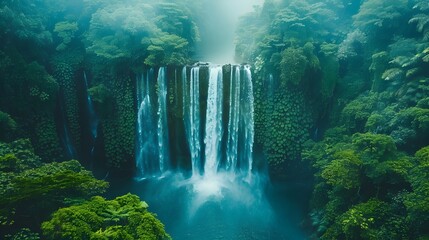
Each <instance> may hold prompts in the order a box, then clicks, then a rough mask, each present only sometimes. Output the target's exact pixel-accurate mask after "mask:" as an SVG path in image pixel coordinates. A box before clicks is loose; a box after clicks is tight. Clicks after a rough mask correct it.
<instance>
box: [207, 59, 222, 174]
mask: <svg viewBox="0 0 429 240" xmlns="http://www.w3.org/2000/svg"><path fill="white" fill-rule="evenodd" d="M209 71H210V72H209V89H208V98H207V115H206V131H205V133H206V135H205V138H204V143H205V145H206V148H205V165H204V173H205V174H214V173H216V172H217V168H218V166H219V162H220V156H221V153H220V144H221V140H222V100H223V99H222V91H223V90H222V84H223V81H222V80H223V79H222V67H221V66H216V67H210V69H209Z"/></svg>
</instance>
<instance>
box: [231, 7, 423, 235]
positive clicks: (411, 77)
mask: <svg viewBox="0 0 429 240" xmlns="http://www.w3.org/2000/svg"><path fill="white" fill-rule="evenodd" d="M428 11H429V5H428V3H427V2H426V1H419V0H415V1H402V0H398V1H384V0H366V1H325V2H323V3H321V2H319V1H312V0H307V1H299V2H298V1H287V0H283V1H269V0H267V1H265V3H264V5H263V6H262V7H261V8H257V9H255V11H254V12H253V13H250V14H248V15H247V16H245V17H244V18H243V19H242V21H241V23H242V26H241V27H240V28H239V29H240V31H239V41H238V45H237V48H236V51H237V56H238V57H240V58H241V59H242V60H243V61H248V62H252V63H254V68H255V73H256V83H257V84H258V85H260V86H263V88H264V89H262V90H261V91H260V92H258V90H256V101H257V107H258V108H260V110H257V111H256V114H257V118H256V124H257V128H256V131H260V133H259V134H258V132H257V135H256V136H257V137H258V139H256V141H257V143H258V144H260V145H261V147H262V149H263V151H264V152H265V153H266V155H268V160H269V161H270V163H269V164H270V170H271V172H272V173H274V174H278V173H279V172H280V174H283V175H286V176H287V175H288V174H289V175H292V176H296V175H294V173H293V171H294V168H290V167H289V166H291V165H292V166H293V165H294V164H292V163H293V162H295V165H299V166H301V167H303V166H306V165H308V167H309V169H310V171H312V172H313V174H314V181H315V186H314V192H313V199H312V201H311V209H312V210H311V214H310V215H311V216H310V218H311V219H310V221H311V223H312V226H313V232H314V234H313V235H314V237H316V238H318V239H426V238H427V237H428V236H429V232H428V231H427V229H429V222H428V219H427V207H426V206H427V205H428V202H427V201H428V199H429V198H428V194H427V190H423V189H425V188H427V184H428V182H429V179H428V178H427V173H426V172H427V169H426V170H425V168H426V165H427V164H426V163H425V161H426V160H427V149H428V144H429V138H428V136H429V132H428V125H427V124H428V120H429V108H428V105H427V101H428V99H427V97H428V94H429V92H428V91H429V88H428V85H427V83H428V81H429V72H428V70H427V69H429V61H428V53H429V51H428V47H429V38H428V35H427V34H428V30H429V25H428V24H427V23H428V13H429V12H428ZM255 33H258V34H255ZM270 74H271V75H272V76H273V79H274V81H273V80H271V84H273V85H274V86H275V87H273V88H272V90H271V91H273V92H274V96H277V95H282V96H290V95H297V96H303V97H302V99H303V103H302V105H301V106H302V107H294V108H290V107H289V108H288V107H287V106H290V105H291V104H292V105H293V104H296V101H295V100H293V98H291V97H284V98H285V100H283V101H279V100H278V99H277V98H274V101H271V102H270V101H267V99H269V97H270V95H268V94H266V93H265V94H264V92H267V89H269V87H267V86H269V83H268V82H269V75H270ZM273 102H274V103H273ZM273 105H274V106H275V107H272V106H273ZM282 106H283V107H286V108H287V109H288V110H287V111H286V112H284V111H282ZM267 108H269V109H270V111H271V112H270V111H263V110H262V109H267ZM303 109H305V110H303ZM272 111H274V112H272ZM303 112H306V113H307V114H308V113H311V114H309V115H310V116H307V118H308V119H309V121H303V120H302V118H303V117H304V116H306V115H305V114H303ZM270 115H272V116H274V119H278V120H276V121H271V122H270V124H266V121H267V120H266V119H267V117H269V118H271V119H273V117H270ZM276 116H277V118H276ZM280 119H284V120H283V121H281V120H280ZM308 122H310V126H309V125H308ZM284 123H287V124H286V126H287V125H289V124H291V125H292V126H293V127H292V129H307V131H308V130H310V133H313V134H310V135H309V134H303V133H301V132H300V131H299V130H298V131H295V132H294V131H290V130H289V131H281V130H284V129H288V128H287V127H283V125H284ZM279 130H280V131H279ZM267 132H268V134H267ZM283 132H286V134H282V133H283ZM290 135H292V136H290ZM273 136H276V139H277V138H278V139H280V140H275V141H271V140H272V138H273ZM303 138H304V139H303ZM279 142H281V143H282V145H281V147H279V145H278V143H279ZM290 146H293V148H292V147H290ZM273 148H274V149H276V151H275V152H273V151H272V150H271V149H273ZM278 156H281V157H278ZM282 166H283V167H282ZM288 168H289V169H292V171H290V170H289V171H288ZM279 169H280V171H279ZM305 171H306V170H305V167H304V170H302V171H301V172H305ZM307 171H308V170H307Z"/></svg>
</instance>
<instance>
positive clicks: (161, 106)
mask: <svg viewBox="0 0 429 240" xmlns="http://www.w3.org/2000/svg"><path fill="white" fill-rule="evenodd" d="M157 83H158V147H159V170H160V172H161V173H163V172H164V171H165V170H166V169H167V168H168V161H169V158H170V157H169V154H168V151H169V143H168V123H167V77H166V68H165V67H161V68H159V71H158V79H157Z"/></svg>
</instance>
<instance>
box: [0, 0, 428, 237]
mask: <svg viewBox="0 0 429 240" xmlns="http://www.w3.org/2000/svg"><path fill="white" fill-rule="evenodd" d="M204 4H205V2H204V1H198V3H196V2H195V1H190V0H182V1H174V0H162V1H157V2H154V1H149V0H141V1H138V0H128V1H119V0H113V1H111V0H97V1H92V0H76V1H65V0H61V1H55V0H43V1H30V0H20V1H16V0H3V1H0V29H1V31H0V42H1V43H2V45H1V46H0V142H1V143H0V183H1V185H0V223H1V226H0V232H1V233H2V234H5V236H4V238H6V239H38V238H39V237H45V238H48V239H58V238H61V239H82V238H84V239H85V238H94V239H138V238H148V239H168V238H169V236H168V235H167V234H166V233H165V231H164V228H163V225H162V224H161V223H160V222H159V221H158V220H157V219H156V217H155V216H154V215H153V214H151V213H149V212H148V211H147V205H145V203H144V202H141V201H140V200H139V199H138V198H137V197H136V196H133V195H125V196H122V197H118V198H116V199H114V200H106V199H104V198H102V197H99V196H96V195H100V194H103V193H104V192H105V191H106V189H107V185H108V184H107V183H106V182H104V181H101V180H97V179H96V178H94V177H93V175H92V174H93V173H92V172H90V171H88V169H89V168H91V167H94V166H91V165H90V164H88V162H87V161H85V160H86V159H87V158H89V156H88V155H89V153H88V151H85V149H86V148H87V146H88V140H87V139H88V137H87V136H86V135H85V134H87V133H85V131H86V128H87V126H85V125H84V124H82V123H83V122H84V120H83V118H84V116H83V115H84V114H82V113H83V112H84V110H83V103H82V96H83V93H82V84H83V83H82V79H83V74H84V72H85V73H86V75H87V76H88V79H89V90H88V92H89V94H90V96H91V97H92V100H93V102H94V105H95V109H96V112H97V114H98V116H99V118H100V127H99V129H98V130H99V138H100V139H102V143H98V144H99V146H101V147H100V148H101V150H100V151H99V152H97V154H99V155H100V156H98V157H99V158H100V159H102V163H101V164H99V165H97V166H95V167H94V168H95V169H92V170H99V169H102V170H106V171H105V172H108V171H112V172H115V171H116V172H127V173H130V172H132V171H133V168H134V162H133V161H134V154H135V153H134V151H135V149H134V142H135V137H134V134H135V119H136V113H135V108H136V106H135V96H134V95H135V82H134V80H135V79H134V78H135V75H136V74H141V72H142V69H143V68H144V67H151V66H155V67H157V66H164V65H169V66H182V65H186V64H190V63H192V61H193V60H194V59H193V56H194V55H195V53H196V49H197V45H198V43H199V42H200V41H204V34H203V31H202V30H203V29H199V22H200V21H201V20H202V19H203V18H204V13H205V12H204V11H203V9H204ZM428 19H429V4H428V2H427V1H426V0H408V1H406V0H362V1H361V0H329V1H322V2H321V1H316V0H304V1H293V0H265V2H264V4H263V5H262V6H260V7H257V8H255V10H254V11H253V12H251V13H248V14H247V15H245V16H244V17H243V18H242V19H241V21H240V26H239V27H238V31H237V45H236V58H237V61H240V62H248V63H250V64H251V65H252V69H253V74H254V75H253V80H254V96H255V152H256V153H257V154H258V156H263V157H262V158H261V159H267V161H268V164H267V165H268V169H269V174H270V176H271V177H273V178H274V179H278V178H281V179H285V178H287V179H296V177H297V176H299V175H303V176H304V177H307V176H312V177H314V191H313V198H312V200H311V213H310V216H309V220H308V221H309V222H311V226H312V227H311V229H310V230H309V231H311V232H312V233H313V235H314V237H315V238H320V239H426V238H429V230H428V229H429V195H428V194H429V175H428V171H429V169H428V166H429V137H428V136H429V87H428V86H429V20H428ZM219 27H222V26H219ZM196 60H198V59H196ZM171 86H173V85H171ZM170 92H172V91H171V90H170ZM170 101H171V100H170ZM178 111H180V110H178ZM179 115H180V114H179ZM179 117H180V116H179ZM64 126H67V130H68V132H67V134H68V135H67V137H68V139H69V141H70V143H71V145H73V146H75V147H76V149H75V150H76V153H75V155H76V158H77V159H78V160H79V161H77V160H70V156H67V154H66V152H67V149H65V148H66V146H65V144H64V143H62V142H61V140H62V139H64V138H65V137H64V136H62V137H61V136H59V134H58V133H59V132H61V131H62V130H63V129H64V128H65V127H64ZM63 134H66V133H63ZM66 160H67V161H66ZM258 160H259V159H255V166H258V167H261V168H262V167H263V166H264V163H263V162H262V161H261V160H260V162H258ZM85 167H86V168H85ZM94 172H96V171H94ZM129 175H130V174H128V176H129ZM58 209H59V210H58ZM35 216H37V217H36V218H35ZM1 237H3V236H0V238H1Z"/></svg>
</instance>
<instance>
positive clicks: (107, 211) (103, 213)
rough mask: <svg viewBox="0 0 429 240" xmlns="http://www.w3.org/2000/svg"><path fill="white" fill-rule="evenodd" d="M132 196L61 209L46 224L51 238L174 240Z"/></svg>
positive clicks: (93, 201)
mask: <svg viewBox="0 0 429 240" xmlns="http://www.w3.org/2000/svg"><path fill="white" fill-rule="evenodd" d="M147 208H148V205H147V204H146V203H145V202H142V201H140V199H139V197H137V196H136V195H132V194H127V195H124V196H120V197H117V198H115V199H113V200H106V199H104V198H102V197H93V198H92V199H91V200H90V201H86V202H84V203H82V204H79V205H75V206H71V207H67V208H61V209H59V210H58V211H57V212H55V213H54V214H53V215H52V219H51V220H49V221H46V222H44V223H43V224H42V231H43V235H44V236H45V237H46V238H47V239H76V240H77V239H158V240H163V239H171V238H170V236H169V235H168V234H167V233H166V232H165V230H164V225H163V224H162V223H161V222H160V221H159V220H158V219H157V218H156V217H155V215H154V214H152V213H150V212H149V211H147Z"/></svg>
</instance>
